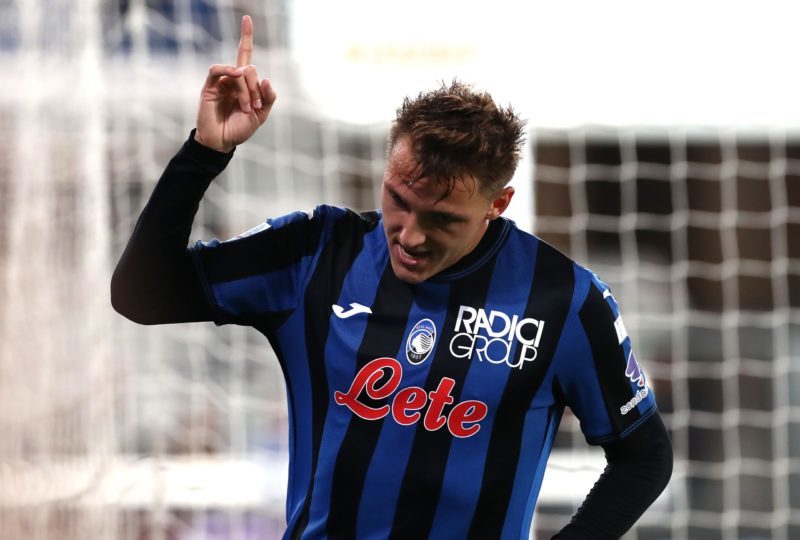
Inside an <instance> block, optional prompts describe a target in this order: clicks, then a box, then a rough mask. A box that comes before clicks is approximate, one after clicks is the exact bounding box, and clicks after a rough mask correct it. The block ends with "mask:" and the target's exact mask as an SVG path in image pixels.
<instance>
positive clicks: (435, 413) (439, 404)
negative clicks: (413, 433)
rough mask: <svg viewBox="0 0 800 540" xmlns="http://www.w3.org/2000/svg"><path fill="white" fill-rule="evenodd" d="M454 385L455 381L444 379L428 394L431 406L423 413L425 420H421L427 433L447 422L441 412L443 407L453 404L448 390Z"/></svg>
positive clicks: (448, 378)
mask: <svg viewBox="0 0 800 540" xmlns="http://www.w3.org/2000/svg"><path fill="white" fill-rule="evenodd" d="M455 385H456V381H454V380H453V379H451V378H450V377H444V378H443V379H442V380H441V381H439V386H438V387H436V390H434V391H432V392H431V393H430V394H429V395H430V397H431V404H430V406H429V407H428V410H427V411H426V412H425V420H423V424H424V425H425V429H427V430H428V431H436V430H437V429H439V428H440V427H442V426H443V425H444V424H445V423H446V422H447V418H445V417H444V416H442V411H443V410H444V406H445V405H450V404H451V403H453V396H451V395H450V390H452V389H453V387H454V386H455Z"/></svg>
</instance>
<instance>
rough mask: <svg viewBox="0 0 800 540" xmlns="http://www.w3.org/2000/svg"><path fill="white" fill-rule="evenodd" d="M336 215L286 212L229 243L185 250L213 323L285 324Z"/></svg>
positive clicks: (332, 211) (325, 209)
mask: <svg viewBox="0 0 800 540" xmlns="http://www.w3.org/2000/svg"><path fill="white" fill-rule="evenodd" d="M339 210H340V209H337V208H333V207H329V206H318V207H317V208H315V209H314V210H313V211H311V210H309V211H308V212H292V213H291V214H287V215H284V216H281V217H278V218H272V219H268V220H266V221H265V222H263V223H261V224H259V225H257V226H256V227H253V228H252V229H250V230H248V231H246V232H245V233H242V234H241V235H239V236H237V237H234V238H231V239H229V240H225V241H223V242H220V241H219V240H217V239H216V238H215V239H212V240H211V241H208V242H206V241H198V242H197V243H196V244H195V245H194V246H192V247H190V248H189V251H190V252H191V254H192V259H193V261H194V264H195V268H196V269H197V273H198V275H199V277H200V281H201V283H202V285H203V289H204V292H205V295H206V298H207V300H208V302H209V304H210V305H211V308H212V311H213V313H214V323H215V324H217V325H218V326H221V325H224V324H231V323H234V324H242V325H249V326H253V325H259V324H262V325H263V324H266V325H267V326H270V325H271V326H272V327H275V326H277V325H279V323H280V322H281V321H283V320H285V319H286V317H288V316H289V315H290V314H291V312H292V311H293V310H294V309H295V308H296V307H297V306H298V304H299V302H301V301H302V298H303V292H304V290H305V286H306V283H307V281H308V278H309V276H310V274H311V271H312V269H313V267H314V265H315V263H316V261H317V259H318V258H319V253H320V250H321V248H322V245H323V244H324V242H325V239H326V238H327V237H328V236H329V235H328V232H329V230H330V227H331V223H332V222H333V221H335V219H336V217H337V215H338V214H339V213H340V212H339Z"/></svg>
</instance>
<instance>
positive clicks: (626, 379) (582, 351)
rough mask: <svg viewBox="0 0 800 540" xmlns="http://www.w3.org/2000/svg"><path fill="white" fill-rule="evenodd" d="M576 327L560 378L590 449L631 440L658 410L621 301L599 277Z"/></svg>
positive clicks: (591, 280)
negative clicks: (638, 357)
mask: <svg viewBox="0 0 800 540" xmlns="http://www.w3.org/2000/svg"><path fill="white" fill-rule="evenodd" d="M571 326H572V331H571V333H572V335H571V336H567V338H568V349H569V353H568V354H567V355H566V357H567V358H566V361H565V362H563V363H562V364H561V365H560V370H559V372H558V374H557V377H558V381H559V386H560V388H561V391H562V392H563V393H564V398H565V401H566V403H567V405H569V407H570V408H571V409H572V411H573V412H574V413H575V415H576V416H577V417H578V419H579V420H580V425H581V430H582V431H583V434H584V436H585V437H586V440H587V441H588V442H589V443H590V444H603V443H606V442H611V441H614V440H618V439H622V438H625V436H626V435H628V434H629V433H631V432H632V431H633V430H635V429H636V428H637V427H638V426H639V425H640V424H641V423H642V422H643V421H644V420H645V419H646V418H647V417H649V416H650V415H651V414H653V412H654V411H655V410H656V402H655V396H654V395H653V391H652V389H651V388H650V387H649V386H648V383H647V377H646V376H645V373H644V371H643V370H642V367H641V364H640V363H639V360H638V359H637V358H636V354H635V352H634V350H633V347H632V345H631V338H630V336H629V335H628V332H627V330H626V329H625V324H624V323H623V320H622V315H621V314H620V310H619V306H618V305H617V301H616V300H615V298H614V296H613V295H612V294H611V291H610V289H609V288H608V286H607V285H606V284H605V283H604V282H603V281H601V280H600V279H599V278H598V277H597V275H595V274H591V276H590V277H589V278H588V292H587V294H586V297H585V299H584V300H583V302H582V304H581V305H580V307H579V309H578V310H577V313H576V317H575V320H574V321H573V324H572V325H571Z"/></svg>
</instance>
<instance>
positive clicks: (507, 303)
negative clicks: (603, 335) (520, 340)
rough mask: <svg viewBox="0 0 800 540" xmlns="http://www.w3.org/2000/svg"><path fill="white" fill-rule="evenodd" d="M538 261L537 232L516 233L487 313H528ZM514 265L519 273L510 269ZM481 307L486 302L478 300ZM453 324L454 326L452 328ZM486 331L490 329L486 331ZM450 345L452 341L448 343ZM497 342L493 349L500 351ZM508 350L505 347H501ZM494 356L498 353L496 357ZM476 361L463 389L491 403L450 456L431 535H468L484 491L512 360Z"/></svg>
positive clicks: (500, 261) (465, 395)
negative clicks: (472, 432) (489, 453)
mask: <svg viewBox="0 0 800 540" xmlns="http://www.w3.org/2000/svg"><path fill="white" fill-rule="evenodd" d="M535 264H536V241H535V240H534V239H533V238H531V237H527V236H526V237H523V236H522V235H513V236H512V237H511V238H510V239H509V240H508V244H507V245H506V246H505V247H504V249H503V250H502V251H501V252H500V253H499V254H498V255H497V264H496V266H495V269H496V271H495V273H494V274H493V276H492V282H491V285H490V286H489V295H488V297H487V301H486V305H485V306H484V309H485V310H486V312H487V313H490V312H491V311H500V312H502V313H505V314H506V315H508V316H509V317H513V316H514V315H515V314H517V315H522V314H523V313H524V312H525V306H526V305H527V301H528V293H529V289H530V286H531V283H532V281H533V269H534V266H535ZM508 269H512V270H513V273H511V274H509V272H508V271H506V270H508ZM474 307H481V306H474ZM448 330H452V329H448ZM481 335H484V336H486V332H481ZM511 343H512V346H511V347H510V351H509V352H508V354H509V358H511V359H513V358H514V357H515V351H516V346H517V341H516V340H513V341H512V342H511ZM442 345H446V346H449V343H446V344H442ZM497 350H498V349H497V348H496V347H495V348H494V350H492V349H490V352H494V353H495V355H496V354H497ZM500 350H502V349H500ZM493 358H496V356H495V357H493ZM463 361H465V362H469V363H470V368H469V372H468V373H467V379H466V380H465V381H464V388H463V391H462V392H461V398H460V400H461V401H464V400H467V399H478V400H480V401H483V402H484V403H486V404H487V405H488V406H489V413H488V415H487V417H486V419H484V420H483V421H482V422H481V424H480V425H481V429H480V430H479V431H478V432H477V433H476V434H475V435H473V436H471V437H467V438H463V439H459V438H454V439H453V442H452V446H451V448H450V455H449V457H448V460H447V470H446V471H445V477H444V481H443V487H442V489H443V490H447V491H446V492H445V491H443V492H442V495H441V498H440V499H439V500H440V503H439V505H438V508H437V510H436V516H435V518H434V522H433V527H432V528H431V538H446V537H452V538H464V537H466V535H467V533H468V531H469V525H470V520H469V516H471V515H472V513H473V511H474V510H475V505H476V504H477V503H478V496H479V495H480V491H481V481H482V477H483V466H484V460H485V458H486V452H487V450H488V448H489V439H490V438H491V435H492V425H493V423H494V419H495V416H494V415H495V413H496V411H497V406H498V404H499V402H500V399H501V398H502V395H503V389H504V388H505V386H506V380H507V379H508V376H509V374H510V372H511V370H512V369H518V368H509V367H508V366H507V365H506V364H493V363H491V362H489V361H487V360H483V361H481V360H480V359H479V358H472V359H463Z"/></svg>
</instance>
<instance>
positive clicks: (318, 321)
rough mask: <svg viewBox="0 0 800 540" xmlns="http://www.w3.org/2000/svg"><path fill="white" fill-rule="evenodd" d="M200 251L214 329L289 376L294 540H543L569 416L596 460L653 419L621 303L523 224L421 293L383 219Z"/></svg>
mask: <svg viewBox="0 0 800 540" xmlns="http://www.w3.org/2000/svg"><path fill="white" fill-rule="evenodd" d="M190 251H191V254H192V257H193V260H194V262H195V265H196V267H197V269H198V273H199V275H200V276H201V281H202V282H203V286H204V288H205V291H206V295H207V297H208V300H209V302H210V304H211V306H212V309H213V311H214V320H215V322H216V324H229V323H234V324H243V325H250V326H253V327H255V328H256V329H258V330H259V331H260V332H262V333H263V334H264V335H265V336H266V337H267V338H268V339H269V341H270V343H271V344H272V346H273V348H274V350H275V352H276V354H277V357H278V359H279V361H280V364H281V368H282V369H283V373H284V376H285V380H286V387H287V390H288V392H287V393H288V399H289V414H290V417H291V421H290V439H289V440H290V465H289V469H290V470H289V486H288V493H287V504H286V512H287V522H288V527H287V531H286V533H285V535H284V538H287V539H289V538H291V539H295V538H356V537H357V538H404V539H407V538H415V539H416V538H428V537H430V538H437V539H444V538H474V539H486V538H504V539H505V538H514V539H520V538H522V539H527V538H528V531H529V530H530V526H531V520H532V516H533V510H534V506H535V503H536V499H537V496H538V493H539V489H540V485H541V482H542V477H543V475H544V470H545V464H546V461H547V458H548V456H549V453H550V449H551V447H552V444H553V439H554V436H555V433H556V430H557V429H558V425H559V421H560V419H561V416H562V412H563V410H564V407H565V406H569V407H570V408H571V409H572V410H573V411H574V413H575V414H576V416H577V417H578V418H579V420H580V425H581V429H582V430H583V433H584V435H585V436H586V439H587V440H588V441H589V442H590V443H592V444H603V443H606V442H609V441H614V440H616V439H619V438H623V437H625V436H626V435H627V434H628V433H630V432H631V431H632V430H634V429H636V427H637V426H638V425H640V424H641V423H642V422H643V420H644V419H645V418H647V417H648V416H649V415H651V414H652V413H653V412H654V411H655V401H654V396H653V394H652V391H651V390H650V389H649V387H648V386H647V383H646V380H645V376H644V373H643V371H642V369H641V368H640V366H639V364H638V362H637V360H636V358H635V355H634V353H633V351H632V349H631V343H630V338H629V337H628V335H627V332H626V330H625V327H624V325H623V323H622V318H621V316H620V314H619V309H618V306H617V303H616V301H615V299H614V297H613V296H612V295H611V293H610V291H609V290H608V287H607V286H606V285H605V284H604V283H603V282H602V281H600V279H599V278H598V277H597V276H596V275H595V274H593V273H592V272H590V271H589V270H587V269H585V268H583V267H581V266H579V265H578V264H576V263H575V262H573V261H572V260H570V259H569V258H567V257H566V256H565V255H563V254H561V253H560V252H558V251H557V250H555V249H554V248H553V247H551V246H549V245H548V244H546V243H545V242H543V241H541V240H539V239H537V238H536V237H535V236H532V235H530V234H527V233H525V232H523V231H520V230H519V229H517V228H516V226H515V225H514V224H513V222H511V221H509V220H506V219H503V218H499V219H497V220H495V221H494V222H492V225H491V227H490V229H489V232H487V234H486V237H485V238H484V240H482V241H481V243H480V245H479V246H478V248H477V249H476V250H475V251H474V252H473V253H472V254H470V255H469V256H468V257H467V260H465V261H460V262H459V263H458V264H457V265H456V266H454V267H452V268H450V269H448V270H445V271H444V272H442V273H440V274H437V275H436V276H434V277H433V278H431V279H429V280H427V281H425V282H422V283H419V284H416V285H413V284H409V283H405V282H402V281H400V280H398V279H397V278H396V277H395V275H394V273H393V272H392V268H391V264H390V263H389V253H388V250H387V244H386V236H385V234H384V230H383V226H382V223H381V216H380V214H379V213H377V212H372V213H365V214H357V213H354V212H352V211H349V210H344V209H340V208H335V207H330V206H319V207H317V208H316V209H314V210H313V211H309V212H295V213H292V214H289V215H287V216H284V217H281V218H277V219H271V220H268V221H267V222H266V223H264V224H262V225H261V226H259V227H257V228H256V229H253V230H252V231H249V232H248V233H246V234H244V235H242V236H240V237H237V238H234V239H232V240H228V241H225V242H219V241H217V240H212V241H211V242H198V243H197V244H195V245H194V246H193V247H192V248H191V249H190Z"/></svg>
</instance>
